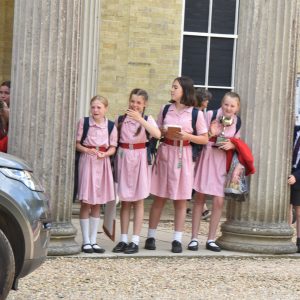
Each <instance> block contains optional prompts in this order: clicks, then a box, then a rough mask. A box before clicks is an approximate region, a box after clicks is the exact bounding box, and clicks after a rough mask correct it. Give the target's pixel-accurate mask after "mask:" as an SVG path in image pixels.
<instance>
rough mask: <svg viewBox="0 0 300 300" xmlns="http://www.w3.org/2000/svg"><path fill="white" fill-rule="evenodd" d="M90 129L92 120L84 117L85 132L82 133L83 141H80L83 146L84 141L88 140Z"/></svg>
mask: <svg viewBox="0 0 300 300" xmlns="http://www.w3.org/2000/svg"><path fill="white" fill-rule="evenodd" d="M89 127H90V118H89V117H84V121H83V132H82V136H81V140H80V144H81V145H82V144H83V142H84V140H85V139H86V136H87V133H88V131H89Z"/></svg>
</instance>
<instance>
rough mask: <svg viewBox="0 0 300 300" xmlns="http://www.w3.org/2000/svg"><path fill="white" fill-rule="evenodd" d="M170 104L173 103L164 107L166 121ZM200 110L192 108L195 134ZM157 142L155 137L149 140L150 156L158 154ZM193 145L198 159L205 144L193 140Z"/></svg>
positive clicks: (194, 133) (194, 156)
mask: <svg viewBox="0 0 300 300" xmlns="http://www.w3.org/2000/svg"><path fill="white" fill-rule="evenodd" d="M170 106H171V104H167V105H165V107H164V109H163V112H162V121H164V119H165V117H166V115H167V112H168V110H169V108H170ZM198 112H199V109H198V108H196V107H193V110H192V128H193V135H197V129H196V122H197V118H198ZM157 142H158V140H157V139H155V138H151V139H150V141H149V144H150V157H151V156H155V155H156V152H157V148H158V145H157ZM191 146H192V153H193V161H196V159H197V157H198V156H199V154H200V152H201V150H202V147H203V146H202V145H199V144H195V143H192V142H191Z"/></svg>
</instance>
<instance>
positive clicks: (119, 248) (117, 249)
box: [112, 242, 128, 253]
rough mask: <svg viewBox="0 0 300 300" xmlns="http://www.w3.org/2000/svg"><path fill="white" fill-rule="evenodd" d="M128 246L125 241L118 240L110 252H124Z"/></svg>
mask: <svg viewBox="0 0 300 300" xmlns="http://www.w3.org/2000/svg"><path fill="white" fill-rule="evenodd" d="M127 246H128V244H126V243H125V242H119V243H118V244H117V245H116V246H115V247H114V249H113V250H112V252H114V253H121V252H124V250H125V248H126V247H127Z"/></svg>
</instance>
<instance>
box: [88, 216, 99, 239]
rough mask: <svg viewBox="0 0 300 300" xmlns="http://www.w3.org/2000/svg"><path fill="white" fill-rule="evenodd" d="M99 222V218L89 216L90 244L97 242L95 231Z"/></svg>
mask: <svg viewBox="0 0 300 300" xmlns="http://www.w3.org/2000/svg"><path fill="white" fill-rule="evenodd" d="M99 223H100V218H94V217H90V228H91V244H92V245H93V244H97V241H96V240H97V232H98V227H99Z"/></svg>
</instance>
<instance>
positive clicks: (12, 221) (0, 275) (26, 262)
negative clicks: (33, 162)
mask: <svg viewBox="0 0 300 300" xmlns="http://www.w3.org/2000/svg"><path fill="white" fill-rule="evenodd" d="M50 226H51V223H50V209H49V202H48V199H47V198H46V196H45V194H44V191H43V188H42V186H41V185H40V183H39V182H38V180H37V179H36V178H34V176H33V174H32V169H31V168H30V166H28V164H27V163H26V162H24V161H23V160H21V159H19V158H17V157H15V156H12V155H9V154H5V153H2V152H0V299H5V298H6V296H7V294H8V293H9V291H10V290H11V289H12V288H13V289H16V288H17V282H18V279H19V278H21V277H24V276H25V275H27V274H29V273H30V272H32V271H33V270H34V269H36V268H37V267H38V266H40V265H41V264H42V263H43V262H44V261H45V258H46V256H47V247H48V242H49V238H50Z"/></svg>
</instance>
